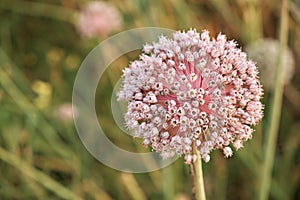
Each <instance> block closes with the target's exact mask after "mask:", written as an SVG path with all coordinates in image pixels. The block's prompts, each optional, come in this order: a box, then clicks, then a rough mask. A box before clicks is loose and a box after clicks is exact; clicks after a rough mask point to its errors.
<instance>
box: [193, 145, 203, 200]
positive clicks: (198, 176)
mask: <svg viewBox="0 0 300 200" xmlns="http://www.w3.org/2000/svg"><path fill="white" fill-rule="evenodd" d="M193 153H194V155H196V156H197V159H196V161H195V162H194V163H193V164H191V165H190V175H191V181H192V192H193V196H194V198H195V199H196V200H206V197H205V189H204V181H203V172H202V164H201V156H200V154H199V151H198V150H197V148H196V146H195V144H194V145H193Z"/></svg>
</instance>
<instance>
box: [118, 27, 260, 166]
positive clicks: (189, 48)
mask: <svg viewBox="0 0 300 200" xmlns="http://www.w3.org/2000/svg"><path fill="white" fill-rule="evenodd" d="M143 51H144V53H143V54H141V55H140V58H139V60H136V61H134V62H132V63H131V64H130V66H129V67H128V68H126V69H125V70H124V74H123V85H122V88H121V91H120V92H119V94H118V95H119V100H126V101H128V109H127V112H126V114H125V123H126V126H127V127H128V128H129V129H131V130H134V132H135V136H136V137H142V138H143V145H145V146H151V147H152V148H153V150H155V151H157V152H160V153H161V155H162V157H163V158H170V157H173V156H174V155H175V154H178V155H184V158H185V161H186V163H187V164H189V163H191V162H193V161H194V160H195V155H193V153H192V148H193V147H196V148H197V149H198V150H199V152H200V155H201V157H202V159H203V160H204V161H205V162H208V161H209V160H210V156H209V154H210V152H211V151H212V150H213V149H222V150H223V153H224V155H225V157H229V156H231V155H232V154H233V152H232V149H231V147H230V145H233V147H234V148H235V149H239V148H241V147H242V146H243V142H244V141H246V140H248V139H250V138H251V137H252V132H253V129H252V128H251V127H250V126H251V125H255V124H257V123H258V122H259V121H260V120H261V119H262V117H263V105H262V104H261V102H260V99H261V97H262V95H263V91H262V87H261V85H260V83H259V80H258V71H257V68H256V66H255V64H254V63H253V62H252V61H250V60H247V56H246V54H245V53H244V52H242V51H241V50H240V49H239V48H237V44H236V43H235V42H234V41H227V40H226V37H225V35H222V34H219V35H218V36H217V38H216V39H214V38H213V39H212V38H210V36H209V33H208V31H203V32H202V33H201V34H199V33H198V32H196V31H195V30H192V29H191V30H189V31H187V32H180V31H178V32H175V33H174V34H173V38H172V39H169V38H166V37H165V36H161V37H160V38H159V41H158V42H157V43H153V44H146V45H144V48H143Z"/></svg>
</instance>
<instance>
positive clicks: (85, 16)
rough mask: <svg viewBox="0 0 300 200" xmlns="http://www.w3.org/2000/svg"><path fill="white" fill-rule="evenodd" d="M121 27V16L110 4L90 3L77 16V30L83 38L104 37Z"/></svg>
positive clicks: (102, 2) (101, 2)
mask: <svg viewBox="0 0 300 200" xmlns="http://www.w3.org/2000/svg"><path fill="white" fill-rule="evenodd" d="M121 26H122V18H121V15H120V13H119V11H118V10H117V9H116V8H115V7H114V6H113V5H112V4H110V3H108V2H104V1H92V2H89V3H88V4H87V5H86V7H85V9H84V10H82V11H81V13H80V14H79V18H78V24H77V29H78V31H79V33H80V34H81V35H83V36H86V37H99V36H106V35H108V34H109V33H111V32H112V31H116V30H118V29H120V28H121Z"/></svg>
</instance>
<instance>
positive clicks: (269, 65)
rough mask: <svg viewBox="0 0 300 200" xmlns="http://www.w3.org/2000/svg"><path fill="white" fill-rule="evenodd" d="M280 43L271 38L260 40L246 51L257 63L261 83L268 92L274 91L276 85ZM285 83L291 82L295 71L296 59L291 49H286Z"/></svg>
mask: <svg viewBox="0 0 300 200" xmlns="http://www.w3.org/2000/svg"><path fill="white" fill-rule="evenodd" d="M279 49H280V43H279V41H278V40H274V39H271V38H264V39H259V40H257V41H255V42H253V43H252V44H250V45H247V46H246V48H245V51H246V52H247V54H248V56H249V58H251V59H253V60H254V61H255V62H256V63H257V67H258V70H259V72H260V78H261V82H262V84H263V86H264V89H266V90H272V89H273V87H274V83H275V74H276V70H275V69H276V66H277V59H276V58H277V57H278V54H279ZM282 66H283V72H284V74H283V81H284V84H288V83H290V82H291V80H292V78H293V75H294V71H295V58H294V56H293V53H292V51H291V49H289V48H286V49H285V51H284V54H283V65H282Z"/></svg>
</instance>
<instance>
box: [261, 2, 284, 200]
mask: <svg viewBox="0 0 300 200" xmlns="http://www.w3.org/2000/svg"><path fill="white" fill-rule="evenodd" d="M281 8H282V10H281V22H280V33H279V37H280V49H279V55H278V60H277V61H278V62H277V63H278V64H277V71H276V79H275V85H274V96H273V98H272V104H271V109H270V110H271V113H270V114H271V115H270V123H269V127H268V130H267V140H266V142H267V143H266V149H265V157H264V158H265V162H264V165H263V170H262V179H261V187H260V193H259V199H260V200H266V199H268V196H269V191H270V187H271V181H272V169H273V164H274V157H275V148H276V140H277V135H278V129H279V123H280V115H281V105H282V96H283V86H284V83H283V74H284V71H283V66H282V65H283V53H284V50H285V48H286V44H287V39H288V1H287V0H282V7H281Z"/></svg>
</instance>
